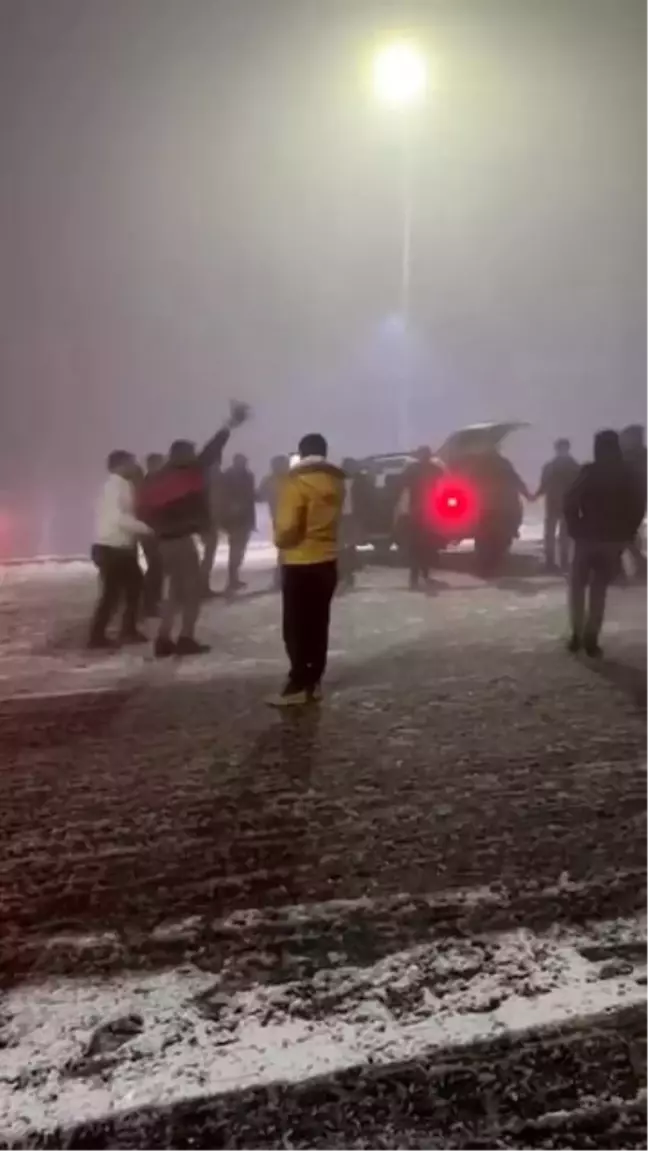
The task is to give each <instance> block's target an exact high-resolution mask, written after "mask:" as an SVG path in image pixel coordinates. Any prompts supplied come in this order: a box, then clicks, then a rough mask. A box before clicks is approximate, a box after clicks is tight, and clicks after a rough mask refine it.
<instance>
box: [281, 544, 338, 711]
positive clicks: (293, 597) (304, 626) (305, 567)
mask: <svg viewBox="0 0 648 1151" xmlns="http://www.w3.org/2000/svg"><path fill="white" fill-rule="evenodd" d="M281 576H282V591H283V637H284V643H285V645H286V651H287V653H288V659H289V660H290V675H289V679H288V686H289V689H290V690H291V691H309V690H310V689H312V688H314V687H316V686H317V685H318V684H319V682H320V680H321V679H322V677H323V675H324V672H325V670H326V658H327V655H328V638H329V621H330V617H331V600H332V599H333V594H334V592H335V587H336V584H337V578H338V576H337V564H336V563H335V561H334V560H333V561H331V562H329V563H322V564H284V565H283V567H282V569H281Z"/></svg>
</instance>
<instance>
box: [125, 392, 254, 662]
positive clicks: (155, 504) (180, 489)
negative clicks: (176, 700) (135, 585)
mask: <svg viewBox="0 0 648 1151" xmlns="http://www.w3.org/2000/svg"><path fill="white" fill-rule="evenodd" d="M248 415H249V408H248V405H247V404H242V403H237V402H233V403H232V404H231V410H230V417H229V419H228V420H227V422H226V423H225V424H224V425H223V427H222V428H220V429H219V431H217V432H216V434H215V435H214V436H212V438H211V439H210V440H208V442H207V443H206V444H205V445H204V447H203V448H202V449H201V450H200V451H199V452H197V451H196V446H195V444H194V443H192V442H191V441H190V440H175V441H174V443H172V444H171V448H170V450H169V455H168V457H167V461H166V463H165V465H164V467H162V468H160V470H159V471H158V472H156V473H155V474H154V475H152V476H150V477H149V476H147V477H146V479H145V480H144V483H143V484H142V486H141V489H140V493H139V507H140V515H141V516H142V518H143V519H144V521H145V522H146V523H148V524H149V525H150V526H151V527H152V528H153V530H154V531H155V535H156V538H157V540H158V542H159V547H160V555H161V557H162V567H163V571H164V578H165V585H166V586H165V592H164V598H163V602H162V607H161V611H160V629H159V632H158V637H157V640H156V642H155V655H156V656H157V657H158V658H160V659H162V658H165V657H168V656H172V655H200V654H201V653H203V652H207V651H209V647H208V645H206V644H201V643H198V641H197V640H196V638H195V635H194V632H195V629H196V623H197V621H198V615H199V613H200V606H201V602H202V600H203V598H204V596H203V592H204V583H203V580H202V578H201V570H200V558H199V555H198V549H197V546H196V537H198V536H201V535H204V533H205V532H207V531H208V530H209V528H210V523H211V519H210V509H209V493H208V474H209V471H210V469H212V468H214V467H217V466H219V465H220V463H221V459H222V455H223V449H224V447H225V444H226V443H227V441H228V440H229V437H230V434H231V432H232V430H233V429H234V428H237V427H240V425H241V424H242V423H244V422H245V420H247V418H248ZM178 618H179V619H180V634H179V636H178V638H177V640H174V639H173V634H172V633H173V630H174V628H175V625H176V621H177V620H178Z"/></svg>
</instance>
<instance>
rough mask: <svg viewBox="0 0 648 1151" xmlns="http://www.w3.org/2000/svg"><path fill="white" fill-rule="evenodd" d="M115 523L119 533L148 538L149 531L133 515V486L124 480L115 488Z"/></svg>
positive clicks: (148, 528) (146, 526) (145, 525)
mask: <svg viewBox="0 0 648 1151" xmlns="http://www.w3.org/2000/svg"><path fill="white" fill-rule="evenodd" d="M115 523H116V524H117V526H118V527H119V528H120V530H121V531H124V532H130V533H132V534H133V535H137V536H148V535H150V534H151V529H150V527H148V525H147V524H145V523H143V521H142V520H138V518H137V516H136V515H135V491H134V488H133V485H132V484H131V483H129V482H128V480H124V481H123V482H122V483H121V484H119V486H118V487H116V488H115Z"/></svg>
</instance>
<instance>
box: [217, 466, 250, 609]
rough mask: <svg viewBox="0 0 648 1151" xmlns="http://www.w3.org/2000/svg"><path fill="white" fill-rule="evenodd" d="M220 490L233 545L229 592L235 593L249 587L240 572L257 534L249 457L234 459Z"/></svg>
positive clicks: (224, 524)
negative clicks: (253, 535)
mask: <svg viewBox="0 0 648 1151" xmlns="http://www.w3.org/2000/svg"><path fill="white" fill-rule="evenodd" d="M220 491H221V500H222V506H221V526H222V528H223V530H224V531H225V532H226V533H227V539H228V543H229V562H228V567H227V591H228V592H230V593H232V592H236V591H240V590H241V588H244V587H245V584H244V583H243V581H242V580H241V578H240V572H241V567H242V565H243V561H244V559H245V553H246V551H247V546H248V543H249V542H250V536H251V535H252V532H254V531H256V481H255V479H254V475H253V473H252V471H251V470H250V468H249V466H248V461H247V457H246V456H244V455H241V453H238V454H237V455H235V456H234V459H233V460H232V464H231V467H229V468H227V470H226V471H224V472H223V473H222V477H221V488H220Z"/></svg>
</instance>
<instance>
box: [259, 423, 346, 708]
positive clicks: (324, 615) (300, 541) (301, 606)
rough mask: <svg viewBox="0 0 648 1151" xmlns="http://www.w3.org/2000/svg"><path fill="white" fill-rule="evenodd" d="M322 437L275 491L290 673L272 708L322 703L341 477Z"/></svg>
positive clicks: (310, 443) (306, 441) (304, 446)
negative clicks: (320, 700) (276, 492)
mask: <svg viewBox="0 0 648 1151" xmlns="http://www.w3.org/2000/svg"><path fill="white" fill-rule="evenodd" d="M327 454H328V447H327V443H326V440H325V439H324V436H321V435H319V434H317V433H313V434H311V435H307V436H304V438H303V439H302V440H301V442H300V444H299V458H298V460H297V461H296V462H295V464H294V465H293V467H292V468H291V469H290V472H289V473H288V475H287V476H285V478H283V479H282V482H281V484H280V486H279V489H278V499H277V506H276V510H275V519H274V539H275V544H276V546H277V548H278V550H279V554H280V564H281V582H282V596H283V637H284V644H285V647H286V652H287V654H288V659H289V661H290V671H289V675H288V681H287V683H286V686H285V688H284V690H283V691H282V692H281V693H280V694H279V695H275V696H272V697H271V698H270V699H268V701H267V702H268V703H269V704H270V706H271V707H294V706H300V705H304V704H308V703H310V702H313V701H316V700H318V699H320V698H321V682H322V678H323V676H324V671H325V669H326V660H327V655H328V639H329V621H330V614H331V600H332V599H333V595H334V593H335V588H336V585H337V578H338V571H337V559H338V532H339V527H340V519H341V516H342V508H343V505H344V494H345V491H344V489H345V476H344V472H343V471H342V470H341V469H340V468H336V467H334V466H333V465H332V464H330V463H329V462H328V460H327Z"/></svg>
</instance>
